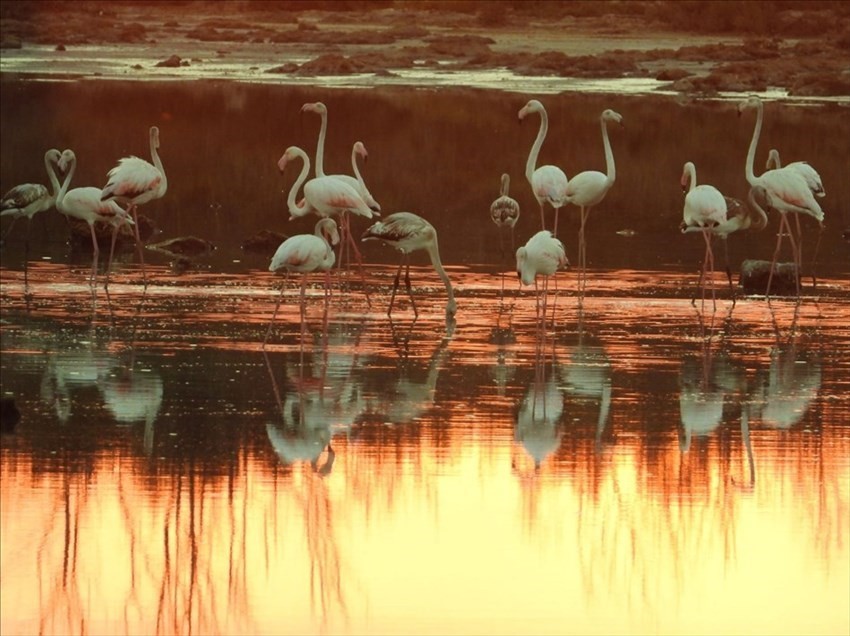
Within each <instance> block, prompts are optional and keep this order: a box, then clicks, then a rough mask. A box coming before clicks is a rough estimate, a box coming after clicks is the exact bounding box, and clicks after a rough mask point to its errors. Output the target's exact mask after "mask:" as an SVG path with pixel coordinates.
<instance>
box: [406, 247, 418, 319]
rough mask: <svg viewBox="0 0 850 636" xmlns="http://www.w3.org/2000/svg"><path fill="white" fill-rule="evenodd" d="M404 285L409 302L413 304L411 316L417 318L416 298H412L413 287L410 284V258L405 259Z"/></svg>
mask: <svg viewBox="0 0 850 636" xmlns="http://www.w3.org/2000/svg"><path fill="white" fill-rule="evenodd" d="M404 286H405V287H406V288H407V295H408V296H409V297H410V304H411V305H413V317H414V318H419V310H418V309H417V308H416V300H414V298H413V289H412V288H411V286H410V259H407V268H405V270H404Z"/></svg>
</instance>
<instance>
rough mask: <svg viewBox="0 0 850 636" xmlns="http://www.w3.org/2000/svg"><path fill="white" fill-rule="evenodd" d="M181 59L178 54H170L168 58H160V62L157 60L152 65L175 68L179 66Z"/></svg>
mask: <svg viewBox="0 0 850 636" xmlns="http://www.w3.org/2000/svg"><path fill="white" fill-rule="evenodd" d="M182 61H183V60H181V59H180V56H179V55H172V56H170V57H169V58H168V59H165V60H162V61H161V62H157V63H156V64H154V66H163V67H166V68H177V67H178V66H180V64H181V62H182Z"/></svg>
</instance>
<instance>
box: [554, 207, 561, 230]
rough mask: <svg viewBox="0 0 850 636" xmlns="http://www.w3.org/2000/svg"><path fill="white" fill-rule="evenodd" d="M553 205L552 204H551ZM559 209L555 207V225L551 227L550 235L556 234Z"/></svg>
mask: <svg viewBox="0 0 850 636" xmlns="http://www.w3.org/2000/svg"><path fill="white" fill-rule="evenodd" d="M552 207H554V206H552ZM560 210H561V208H560V207H558V208H555V225H554V226H553V227H552V236H555V237H557V236H558V212H559V211H560Z"/></svg>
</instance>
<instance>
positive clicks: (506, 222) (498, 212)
mask: <svg viewBox="0 0 850 636" xmlns="http://www.w3.org/2000/svg"><path fill="white" fill-rule="evenodd" d="M510 187H511V177H510V175H509V174H508V173H507V172H505V173H504V174H502V187H501V190H500V196H499V198H498V199H496V200H495V201H493V203H491V204H490V218H491V219H492V220H493V223H495V224H496V227H498V228H499V230H500V231H499V247H500V248H501V250H502V257H503V258H504V247H503V246H502V232H501V230H502V228H504V227H505V226H507V227H509V228H511V251H513V249H514V226H515V225H516V222H517V220H518V219H519V203H517V201H516V199H514V198H512V197H511V196H509V195H508V190H509V189H510ZM504 294H505V274H504V272H502V296H504Z"/></svg>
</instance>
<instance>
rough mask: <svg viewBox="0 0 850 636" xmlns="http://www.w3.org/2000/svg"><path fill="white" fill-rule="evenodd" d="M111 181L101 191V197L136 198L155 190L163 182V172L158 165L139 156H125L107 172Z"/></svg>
mask: <svg viewBox="0 0 850 636" xmlns="http://www.w3.org/2000/svg"><path fill="white" fill-rule="evenodd" d="M107 177H108V178H109V181H108V182H107V184H106V186H104V188H103V191H102V192H101V199H104V200H106V199H109V198H114V197H117V198H121V199H127V200H130V199H135V198H136V197H138V196H141V195H143V194H145V193H148V192H154V191H156V189H157V188H158V187H159V184H160V183H161V182H162V173H161V172H160V171H159V170H157V168H156V166H154V165H152V164H150V163H148V162H147V161H145V160H144V159H140V158H139V157H124V158H123V159H120V160H119V161H118V165H116V166H115V167H114V168H112V170H110V171H109V173H108V174H107Z"/></svg>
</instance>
